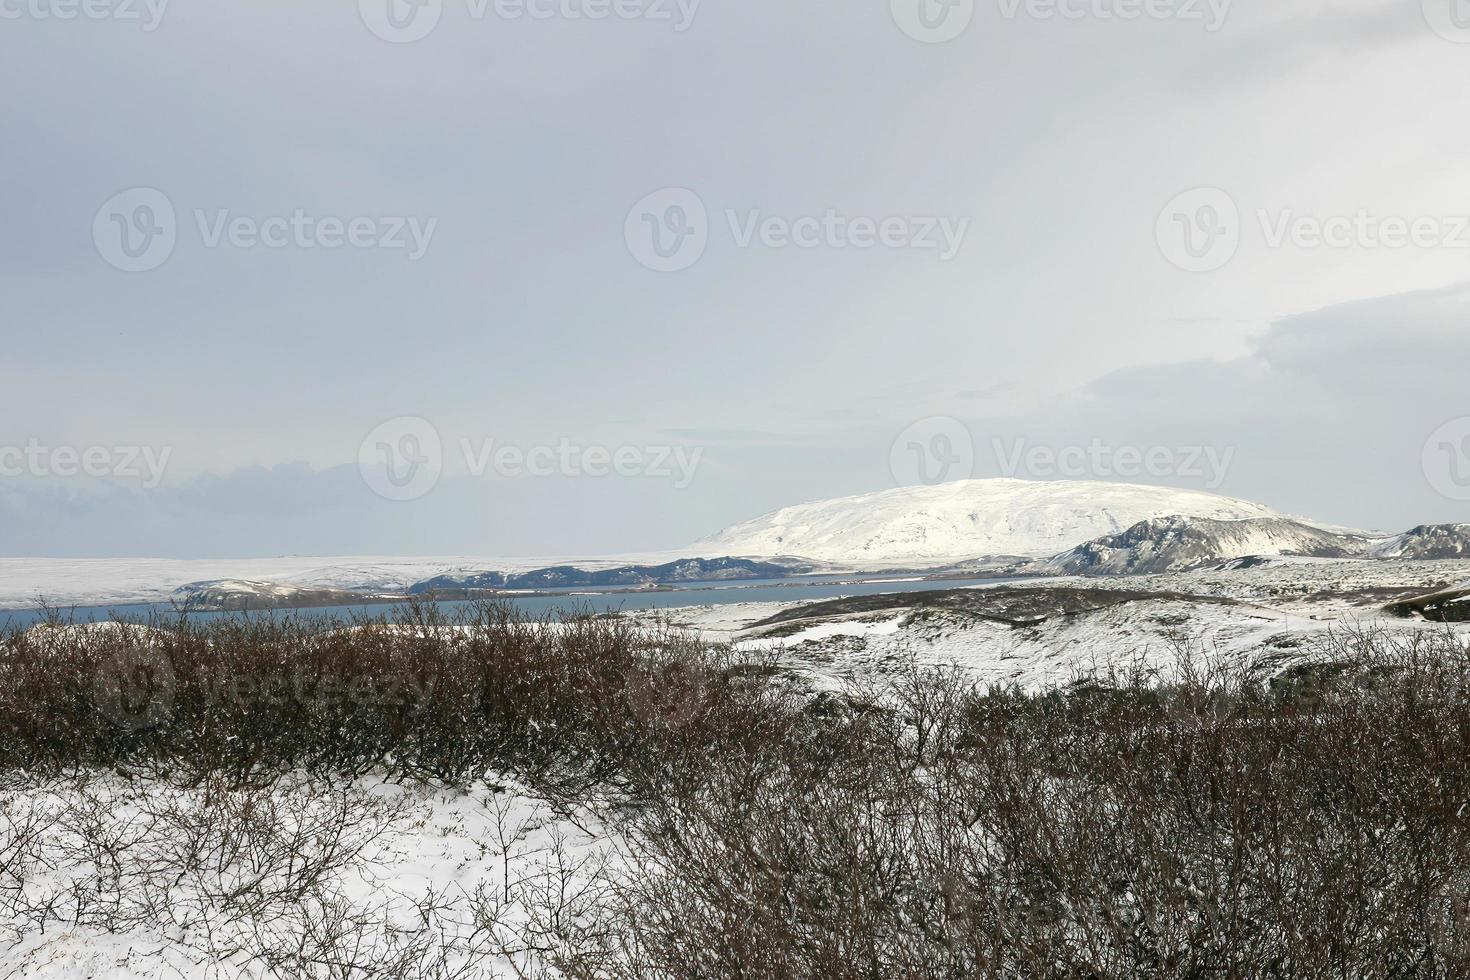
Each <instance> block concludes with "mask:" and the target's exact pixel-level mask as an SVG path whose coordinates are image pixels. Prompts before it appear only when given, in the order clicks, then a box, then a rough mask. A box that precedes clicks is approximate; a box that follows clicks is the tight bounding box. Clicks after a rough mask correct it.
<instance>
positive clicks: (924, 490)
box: [689, 480, 1281, 565]
mask: <svg viewBox="0 0 1470 980" xmlns="http://www.w3.org/2000/svg"><path fill="white" fill-rule="evenodd" d="M1171 516H1184V517H1195V518H1206V519H1209V520H1219V521H1231V520H1246V519H1253V518H1265V519H1277V518H1281V515H1279V514H1277V513H1275V512H1274V511H1272V510H1271V509H1270V508H1267V507H1264V506H1262V505H1260V504H1253V503H1250V502H1248V501H1244V500H1234V499H1231V498H1229V497H1221V496H1218V495H1216V494H1211V493H1204V492H1202V491H1195V490H1176V489H1170V488H1166V487H1151V486H1139V485H1134V484H1121V483H1101V482H1083V481H1066V482H1051V483H1039V482H1030V481H1026V480H965V481H960V482H956V483H946V484H941V485H939V486H934V487H904V488H901V489H897V490H886V491H883V492H881V493H873V494H865V495H862V496H857V497H843V498H839V499H836V500H824V501H818V502H816V503H809V504H801V505H799V506H796V507H787V508H784V509H782V510H778V511H775V512H774V513H771V514H767V515H765V516H764V517H759V518H756V519H755V520H752V521H747V522H744V523H742V524H737V525H735V526H733V527H730V528H727V529H725V530H724V531H721V532H720V533H718V534H716V535H714V536H712V537H709V538H706V539H704V540H703V541H700V542H697V543H696V544H695V545H693V546H692V547H691V548H690V549H689V550H690V551H691V552H694V553H698V554H701V555H705V556H714V555H731V556H740V557H774V556H783V555H784V556H793V557H801V558H806V559H811V560H816V561H829V562H852V563H863V564H872V565H878V564H884V563H889V564H896V563H902V562H930V563H942V562H953V561H962V560H965V559H969V558H977V557H984V556H990V555H1015V556H1024V557H1044V558H1050V557H1052V556H1053V555H1057V554H1059V553H1060V552H1063V551H1065V550H1067V549H1068V548H1073V547H1075V546H1077V545H1079V544H1083V543H1084V542H1087V541H1091V540H1093V539H1094V538H1099V537H1102V536H1104V535H1109V534H1118V533H1120V532H1122V531H1125V530H1127V529H1128V528H1130V527H1133V526H1134V525H1135V524H1138V523H1139V522H1141V521H1147V520H1152V519H1156V518H1161V517H1171Z"/></svg>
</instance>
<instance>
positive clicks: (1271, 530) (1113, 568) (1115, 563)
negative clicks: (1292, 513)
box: [1051, 517, 1374, 575]
mask: <svg viewBox="0 0 1470 980" xmlns="http://www.w3.org/2000/svg"><path fill="white" fill-rule="evenodd" d="M1373 540H1374V539H1371V538H1369V537H1367V536H1365V535H1360V534H1349V533H1345V532H1341V531H1333V530H1328V529H1326V528H1320V527H1314V526H1312V525H1310V524H1304V523H1302V522H1301V521H1294V520H1289V519H1286V518H1279V517H1272V518H1252V519H1250V520H1243V521H1216V520H1210V519H1208V518H1198V517H1195V518H1190V517H1164V518H1159V519H1157V520H1149V521H1143V522H1141V523H1139V524H1135V525H1134V526H1133V527H1130V528H1129V529H1128V530H1126V531H1124V532H1123V533H1122V534H1113V535H1108V536H1106V537H1101V538H1098V539H1097V540H1095V541H1089V542H1087V543H1086V544H1083V545H1078V546H1077V547H1076V548H1074V549H1072V550H1071V551H1069V552H1066V553H1065V554H1062V555H1058V556H1057V557H1056V558H1055V559H1053V560H1052V562H1051V565H1052V566H1053V567H1054V568H1055V569H1056V571H1058V572H1059V573H1062V574H1066V575H1153V574H1158V573H1161V572H1179V571H1186V570H1188V569H1191V568H1199V567H1201V566H1203V565H1209V564H1215V563H1217V562H1220V561H1229V560H1232V559H1236V558H1247V557H1258V556H1278V555H1293V556H1299V557H1305V558H1351V557H1355V556H1359V555H1362V554H1364V553H1365V552H1366V551H1367V549H1368V547H1369V545H1370V543H1371V542H1372V541H1373Z"/></svg>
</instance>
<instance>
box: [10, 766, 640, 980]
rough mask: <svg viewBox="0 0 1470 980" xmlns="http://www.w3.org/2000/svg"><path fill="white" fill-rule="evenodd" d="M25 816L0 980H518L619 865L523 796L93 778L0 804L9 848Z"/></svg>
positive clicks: (585, 834) (600, 838)
mask: <svg viewBox="0 0 1470 980" xmlns="http://www.w3.org/2000/svg"><path fill="white" fill-rule="evenodd" d="M342 814H346V815H347V818H348V819H346V820H339V816H340V815H342ZM32 821H34V827H35V836H34V843H33V845H32V846H31V847H30V848H29V849H28V854H29V857H30V860H28V861H22V860H19V859H18V857H17V855H16V854H14V853H5V854H3V855H0V857H3V858H4V861H3V862H0V864H4V865H6V867H5V872H6V873H5V874H4V875H0V906H3V908H4V915H0V978H7V980H8V978H11V977H36V978H41V980H81V978H95V980H124V978H142V977H147V978H164V977H169V978H185V980H196V978H197V980H215V978H225V977H229V978H235V977H258V976H264V975H266V973H265V972H264V971H263V968H262V967H263V964H264V963H266V962H274V963H276V964H277V965H278V966H279V967H280V972H278V973H277V974H275V975H278V976H292V975H297V974H298V972H299V974H300V975H306V976H337V975H346V974H345V972H344V971H345V967H346V966H347V964H348V962H349V961H350V962H351V963H352V964H355V965H356V969H355V971H354V972H352V974H351V975H353V976H359V977H375V976H384V977H418V976H424V977H428V976H435V975H438V976H451V975H453V974H452V973H451V972H449V971H452V970H453V969H455V968H456V967H458V966H463V964H465V963H466V962H469V961H470V958H471V957H474V962H475V963H476V964H477V970H479V971H480V972H475V973H473V974H471V975H472V976H476V977H480V976H506V977H510V976H516V975H518V974H517V973H516V970H515V967H519V968H522V969H526V968H530V967H532V966H534V963H535V959H536V958H535V956H533V955H531V954H528V953H526V952H525V947H526V946H527V945H543V944H544V945H554V943H555V939H556V937H555V936H551V935H549V934H548V930H553V931H554V930H556V929H566V928H576V927H577V924H578V922H579V920H580V917H581V914H582V912H583V911H585V909H586V908H587V906H588V903H590V902H591V901H592V899H593V898H594V897H595V894H596V892H595V890H596V889H597V888H599V887H601V883H602V882H603V881H604V879H605V878H606V877H607V876H608V875H609V874H610V873H612V871H613V870H614V869H615V868H616V866H617V861H618V857H617V855H616V853H615V851H614V848H613V846H612V844H611V843H610V841H611V838H610V836H608V835H606V834H605V833H604V832H603V830H602V828H601V826H600V824H599V823H598V822H597V821H596V820H595V819H594V818H592V817H590V816H588V815H585V814H570V815H567V814H558V813H557V812H555V811H554V810H553V809H552V808H551V807H550V806H549V805H548V804H546V803H545V802H543V801H540V800H538V799H536V798H535V797H533V796H531V795H530V794H528V793H527V792H526V791H525V790H524V789H523V788H520V787H517V786H514V785H505V786H497V785H493V784H487V785H485V786H483V787H482V788H480V789H478V790H476V791H474V792H465V793H449V792H444V791H437V790H430V789H426V788H422V787H402V786H389V785H384V784H381V783H370V782H368V783H362V784H359V785H357V786H354V787H350V788H338V789H332V788H329V787H325V786H323V785H321V784H316V785H311V786H308V785H306V784H301V785H298V786H288V785H283V786H280V787H277V788H276V789H275V790H273V791H264V792H261V791H251V790H245V791H215V792H213V793H211V792H208V791H207V790H205V789H177V788H170V787H165V786H161V785H159V784H157V783H146V782H124V781H123V780H120V779H117V778H113V777H106V776H102V777H93V778H91V779H87V780H72V781H66V782H57V783H52V784H47V785H34V786H24V787H15V788H11V789H9V790H8V791H5V792H0V843H7V842H11V841H13V840H15V839H18V838H20V837H23V836H24V835H23V834H18V833H16V831H17V829H18V828H23V827H27V826H31V825H32ZM114 859H115V860H114ZM17 882H24V884H23V885H18V884H17ZM48 907H50V908H52V909H53V910H59V911H60V912H61V913H62V914H61V915H60V916H56V915H55V914H54V913H53V915H51V916H47V915H45V914H44V912H43V910H45V909H47V908H48ZM57 918H61V919H63V920H67V921H73V922H77V921H80V922H82V923H84V924H83V925H80V926H73V927H69V928H58V927H57V925H56V924H55V922H56V919H57ZM48 920H49V921H48ZM43 924H44V928H43ZM409 962H413V963H414V964H415V966H414V968H413V971H409V972H404V971H406V970H407V967H406V966H403V967H402V969H400V968H399V967H400V965H403V964H407V963H409ZM327 963H334V964H336V965H337V967H338V969H337V971H335V972H334V971H332V970H329V969H325V965H326V964H327ZM487 963H489V964H493V965H492V966H491V967H489V968H488V969H489V970H490V971H491V972H488V973H487V972H485V970H486V969H487V968H486V966H485V964H487ZM436 968H442V970H443V971H444V972H442V973H438V974H435V973H434V972H433V970H434V969H436Z"/></svg>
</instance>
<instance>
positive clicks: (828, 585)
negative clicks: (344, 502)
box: [0, 576, 1009, 628]
mask: <svg viewBox="0 0 1470 980" xmlns="http://www.w3.org/2000/svg"><path fill="white" fill-rule="evenodd" d="M1005 581H1009V580H1008V579H996V578H976V579H944V580H929V581H910V580H897V579H891V578H889V579H884V578H854V577H850V576H813V577H809V578H791V579H760V580H753V581H744V582H691V583H686V584H684V585H681V586H678V587H676V588H673V589H671V590H667V591H662V592H621V593H606V592H602V593H598V592H588V591H580V592H579V591H567V592H558V593H555V594H550V593H548V594H538V595H530V596H514V595H507V596H503V597H502V598H503V599H504V600H505V601H506V602H509V603H510V604H512V605H514V606H516V607H517V608H518V609H520V610H521V611H522V612H524V613H525V614H526V615H528V616H530V617H532V618H534V619H554V618H556V617H557V616H559V615H561V614H563V613H569V612H594V613H601V612H618V611H628V610H636V609H679V608H683V607H687V606H705V605H727V604H730V603H736V602H817V601H820V600H824V599H837V598H842V597H846V596H864V595H882V594H885V593H891V592H929V591H933V590H935V589H955V588H965V587H970V586H983V585H995V584H998V583H1000V582H1005ZM435 605H436V606H438V607H439V608H440V609H441V610H443V611H444V612H445V613H447V614H450V615H453V613H454V612H455V611H456V610H458V609H462V608H465V607H467V606H470V605H472V603H470V602H438V603H435ZM395 608H396V607H395V606H394V605H393V604H392V603H367V604H363V605H353V606H323V607H320V608H317V609H295V610H283V609H282V610H269V611H260V612H252V613H240V612H191V613H189V617H190V618H191V619H193V620H195V621H199V622H203V621H208V620H211V619H219V618H221V617H228V616H245V615H248V616H277V617H284V616H294V617H300V618H306V619H313V618H315V619H338V620H342V619H351V618H361V617H368V618H376V617H381V616H386V617H389V618H391V617H392V615H393V611H394V609H395ZM63 614H64V617H65V618H69V619H71V620H72V621H73V622H79V623H86V622H100V621H103V620H109V619H147V618H149V617H150V616H152V615H155V614H157V615H162V616H172V615H175V610H174V608H173V607H172V606H171V605H169V604H168V603H148V604H133V605H127V604H122V605H110V606H83V607H77V608H75V609H71V610H64V611H63ZM43 618H44V616H43V614H42V613H41V611H40V610H16V611H0V627H7V626H8V627H21V628H24V627H27V626H30V625H33V624H34V623H36V622H39V621H40V620H41V619H43Z"/></svg>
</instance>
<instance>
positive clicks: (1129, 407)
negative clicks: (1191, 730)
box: [0, 0, 1470, 558]
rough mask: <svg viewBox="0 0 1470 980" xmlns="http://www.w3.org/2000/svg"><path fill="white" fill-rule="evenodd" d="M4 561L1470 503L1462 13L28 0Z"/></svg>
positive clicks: (726, 0) (13, 14)
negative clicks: (1097, 490) (1182, 501)
mask: <svg viewBox="0 0 1470 980" xmlns="http://www.w3.org/2000/svg"><path fill="white" fill-rule="evenodd" d="M0 82H3V83H4V85H5V91H6V92H7V93H10V94H9V95H8V96H7V98H6V99H4V100H0V147H3V152H0V219H3V222H4V231H3V234H0V332H3V335H0V351H3V355H0V357H3V360H0V364H3V367H4V376H3V377H4V381H3V384H0V555H8V556H36V557H125V556H157V557H211V558H213V557H256V556H259V557H268V556H274V555H284V554H310V555H398V554H405V555H406V554H418V555H433V554H446V555H458V554H464V555H498V556H523V555H597V554H611V553H618V552H630V551H648V550H656V549H661V548H672V547H679V546H682V545H685V544H687V543H689V542H691V541H693V540H696V539H698V538H700V537H703V536H706V535H708V534H711V533H713V532H715V531H717V530H718V529H720V528H721V527H723V526H725V525H728V524H731V523H734V522H736V521H740V520H744V519H748V518H751V517H755V516H757V515H759V514H761V513H764V512H766V511H769V510H772V509H775V508H778V507H781V506H785V505H789V504H794V503H799V502H802V501H807V500H814V499H821V498H827V497H835V496H844V495H850V494H859V493H866V492H871V491H877V490H884V489H888V488H891V487H894V486H898V485H904V484H910V483H915V482H930V481H934V480H944V479H959V478H964V477H970V476H974V477H992V476H1015V477H1020V478H1027V479H1088V478H1091V479H1122V480H1124V481H1125V482H1143V483H1155V484H1160V485H1169V486H1181V487H1189V488H1194V489H1208V490H1213V491H1216V492H1220V493H1225V494H1228V495H1232V496H1238V497H1244V498H1248V499H1251V500H1255V501H1259V502H1261V503H1265V504H1267V505H1270V506H1273V507H1276V508H1277V509H1280V510H1282V511H1285V512H1287V513H1292V514H1298V515H1303V516H1308V517H1311V518H1313V519H1316V520H1320V521H1324V522H1330V523H1334V524H1341V525H1347V526H1353V527H1362V528H1370V529H1384V530H1402V529H1404V528H1407V527H1410V526H1412V525H1415V524H1420V523H1431V522H1448V521H1456V520H1470V394H1467V392H1470V386H1467V384H1466V381H1465V377H1466V375H1465V365H1466V364H1470V330H1467V323H1470V319H1467V314H1470V182H1467V181H1466V180H1465V179H1464V161H1465V160H1466V159H1467V158H1470V125H1467V124H1466V121H1465V114H1464V107H1463V98H1462V95H1463V93H1464V92H1465V91H1466V84H1467V82H1470V2H1466V0H1423V2H1422V3H1420V2H1418V0H1413V2H1402V0H1399V2H1380V0H1344V2H1323V0H1271V2H1269V3H1268V2H1264V0H1237V2H1227V0H851V2H846V3H842V4H806V5H792V4H790V3H789V2H788V0H739V2H734V0H701V2H695V0H417V2H413V3H411V2H409V0H361V2H357V0H329V2H323V3H314V4H289V5H288V4H247V3H242V2H225V3H211V4H204V3H200V2H198V0H0Z"/></svg>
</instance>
